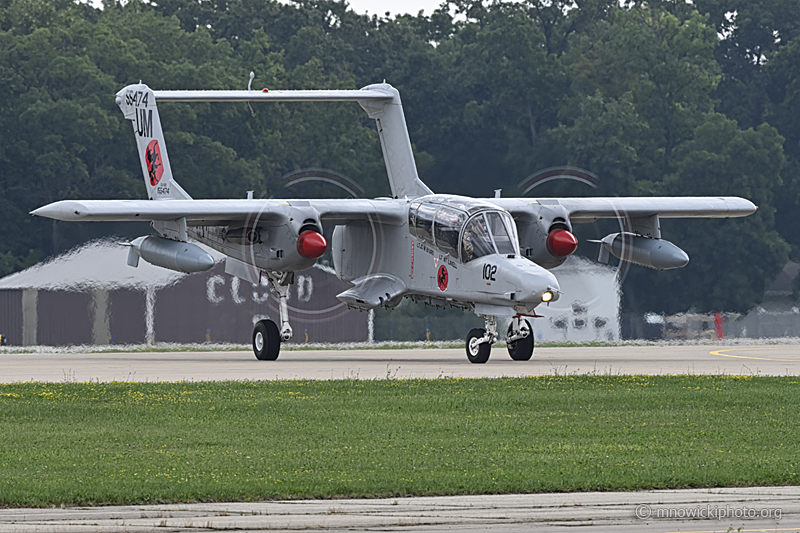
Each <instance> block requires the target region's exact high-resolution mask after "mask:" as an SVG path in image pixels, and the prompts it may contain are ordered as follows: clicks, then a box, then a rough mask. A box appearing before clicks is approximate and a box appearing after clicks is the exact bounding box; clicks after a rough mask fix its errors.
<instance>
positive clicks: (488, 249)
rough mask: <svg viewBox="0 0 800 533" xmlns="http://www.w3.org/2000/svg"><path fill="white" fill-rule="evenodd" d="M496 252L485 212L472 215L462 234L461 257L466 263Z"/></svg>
mask: <svg viewBox="0 0 800 533" xmlns="http://www.w3.org/2000/svg"><path fill="white" fill-rule="evenodd" d="M493 253H495V250H494V244H492V237H491V236H490V235H489V230H488V229H487V227H486V219H485V218H484V216H483V213H481V214H479V215H476V216H474V217H472V218H471V219H470V220H469V222H467V225H466V226H465V227H464V233H463V234H462V236H461V259H462V261H464V262H465V263H468V262H469V261H472V260H473V259H477V258H478V257H483V256H484V255H489V254H493Z"/></svg>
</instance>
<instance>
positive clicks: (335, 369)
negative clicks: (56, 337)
mask: <svg viewBox="0 0 800 533" xmlns="http://www.w3.org/2000/svg"><path fill="white" fill-rule="evenodd" d="M556 373H558V374H591V373H596V374H729V375H798V374H800V346H798V345H752V346H746V345H727V346H726V345H711V344H707V345H683V346H681V345H677V346H676V345H657V346H630V345H629V346H607V347H568V348H536V351H535V352H534V355H533V358H532V359H531V360H530V361H513V360H511V358H510V357H509V356H508V353H507V352H506V350H505V348H502V347H497V348H495V349H493V350H492V356H491V358H490V359H489V361H488V362H487V363H486V364H483V365H476V364H471V363H469V362H468V361H467V358H466V354H465V351H464V350H463V349H446V350H445V349H353V350H284V351H282V352H281V355H280V357H279V358H278V360H277V361H258V360H256V359H255V357H254V355H253V353H252V352H250V351H241V352H227V351H219V352H214V351H209V352H134V353H25V354H12V353H1V352H0V382H1V383H13V382H19V381H42V382H65V381H77V382H86V381H102V382H109V381H143V382H153V381H207V380H270V379H387V378H390V379H409V378H439V377H503V376H537V375H548V374H556Z"/></svg>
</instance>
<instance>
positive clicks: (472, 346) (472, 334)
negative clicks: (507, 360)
mask: <svg viewBox="0 0 800 533" xmlns="http://www.w3.org/2000/svg"><path fill="white" fill-rule="evenodd" d="M484 335H486V330H485V329H482V328H475V329H471V330H470V331H469V335H467V359H469V362H470V363H475V364H483V363H485V362H486V361H488V360H489V355H490V354H491V353H492V345H491V344H490V343H488V342H484V343H482V344H477V343H474V342H473V341H474V339H480V338H481V337H483V336H484Z"/></svg>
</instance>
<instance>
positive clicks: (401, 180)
mask: <svg viewBox="0 0 800 533" xmlns="http://www.w3.org/2000/svg"><path fill="white" fill-rule="evenodd" d="M362 90H366V91H380V92H383V93H385V94H386V95H387V96H390V97H391V100H390V101H375V100H365V101H359V102H358V103H359V104H360V105H361V107H363V108H364V111H366V112H367V113H368V114H369V117H370V118H374V119H375V122H376V123H377V126H378V135H380V138H381V149H382V150H383V159H384V161H385V162H386V172H387V173H388V174H389V185H391V187H392V196H394V197H395V198H403V197H409V198H416V197H418V196H425V195H427V194H432V191H431V190H430V189H429V188H428V187H427V186H426V185H425V184H424V183H422V180H420V179H419V175H418V174H417V165H416V163H415V162H414V152H413V151H412V150H411V139H409V137H408V127H407V126H406V117H405V114H404V113H403V104H402V103H401V102H400V93H399V92H398V91H397V89H395V88H394V87H392V86H391V85H389V84H388V83H377V84H375V85H368V86H367V87H364V88H363V89H362Z"/></svg>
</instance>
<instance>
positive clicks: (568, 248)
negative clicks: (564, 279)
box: [546, 229, 578, 257]
mask: <svg viewBox="0 0 800 533" xmlns="http://www.w3.org/2000/svg"><path fill="white" fill-rule="evenodd" d="M546 242H547V251H548V252H550V253H551V254H553V255H554V256H556V257H566V256H568V255H571V254H572V253H573V252H575V250H577V249H578V239H576V238H575V235H573V234H572V233H570V232H569V231H567V230H565V229H557V230H553V231H551V232H550V235H548V236H547V241H546Z"/></svg>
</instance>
